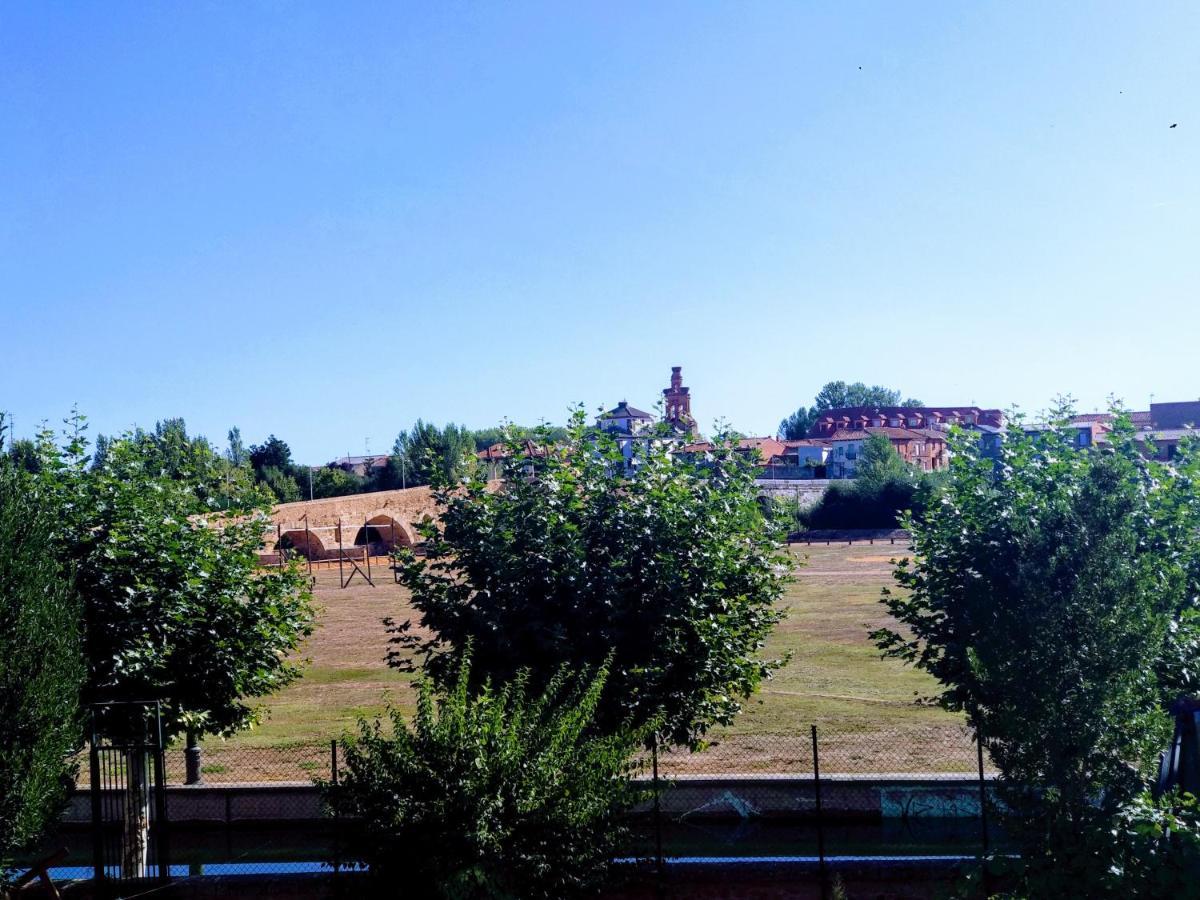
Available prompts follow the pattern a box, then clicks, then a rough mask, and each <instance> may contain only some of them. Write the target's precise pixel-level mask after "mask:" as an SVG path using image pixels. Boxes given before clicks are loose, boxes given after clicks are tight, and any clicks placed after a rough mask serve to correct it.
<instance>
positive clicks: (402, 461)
mask: <svg viewBox="0 0 1200 900" xmlns="http://www.w3.org/2000/svg"><path fill="white" fill-rule="evenodd" d="M474 454H475V437H474V434H473V432H471V430H470V429H468V428H465V427H463V426H461V425H455V424H453V423H451V424H448V425H446V426H445V427H443V428H439V427H438V426H437V425H434V424H433V423H432V422H425V421H422V420H421V419H417V421H416V422H415V423H414V424H413V426H412V428H410V429H408V430H406V431H401V432H400V434H399V435H398V436H397V437H396V442H395V444H394V445H393V447H392V457H393V459H395V460H396V462H397V468H398V469H399V470H400V471H402V472H403V478H404V483H405V484H406V485H407V486H408V487H413V486H414V485H422V484H433V483H434V482H438V481H443V482H444V481H457V480H458V479H460V478H462V477H463V476H465V475H466V473H467V471H468V470H469V469H470V468H471V465H472V463H473V461H474V458H475V457H474Z"/></svg>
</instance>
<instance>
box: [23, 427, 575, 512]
mask: <svg viewBox="0 0 1200 900" xmlns="http://www.w3.org/2000/svg"><path fill="white" fill-rule="evenodd" d="M536 430H537V429H535V428H530V427H525V426H519V425H516V426H514V425H509V426H495V427H491V428H480V429H471V428H468V427H466V426H465V425H456V424H454V423H449V424H446V425H442V426H439V425H435V424H434V423H432V422H425V421H424V420H422V419H417V421H416V422H415V423H413V425H412V426H411V427H410V428H406V429H404V430H402V431H400V433H399V434H398V435H397V436H396V440H395V441H394V442H393V444H392V449H391V452H390V453H389V454H387V457H386V458H387V461H386V463H385V464H384V465H383V466H373V467H370V468H369V469H368V471H367V472H366V474H364V475H360V474H358V473H356V472H353V471H347V469H345V468H342V467H340V466H338V465H336V464H334V463H328V464H325V465H321V466H310V465H305V464H303V463H299V462H297V461H296V460H295V459H294V458H293V456H292V449H291V447H290V446H289V445H288V443H287V441H285V440H283V439H282V438H279V437H276V436H275V435H274V434H272V435H269V436H268V437H267V438H266V440H264V441H263V442H262V443H261V444H250V445H247V444H246V442H245V440H244V439H243V438H242V433H241V429H240V428H237V427H234V428H231V429H230V430H229V433H228V436H227V441H228V443H227V444H226V446H225V448H224V449H223V450H222V449H219V448H217V447H215V446H214V445H213V444H212V442H211V441H209V439H208V438H206V437H205V436H203V435H192V434H189V433H188V429H187V423H186V422H185V421H184V420H183V419H182V418H168V419H163V420H161V421H159V422H157V423H155V426H154V428H153V429H142V428H136V429H133V430H132V431H130V432H129V433H128V434H124V435H122V436H121V437H120V440H121V441H124V442H133V443H136V444H137V445H138V446H139V448H140V451H141V452H142V453H143V454H145V455H146V459H147V460H149V461H152V462H153V465H154V466H155V467H156V468H157V469H159V470H160V471H162V472H164V473H166V474H168V475H171V476H172V477H178V476H179V475H180V473H183V472H185V471H194V470H196V469H197V467H200V468H204V469H207V470H208V471H210V472H211V473H215V474H214V475H213V485H212V486H211V490H212V492H213V496H214V497H215V498H216V499H217V500H218V501H220V500H221V498H223V497H227V495H232V494H236V493H237V492H238V491H239V490H241V489H242V488H243V487H244V485H245V483H246V482H247V481H249V482H252V483H255V484H259V485H262V486H263V487H265V488H266V489H267V490H269V491H270V493H271V495H272V496H273V497H274V498H275V500H276V501H277V502H279V503H290V502H292V501H296V500H306V499H310V498H311V499H315V500H320V499H322V498H325V497H341V496H345V495H348V494H362V493H366V492H368V491H388V490H394V489H396V488H404V487H417V486H420V485H428V484H432V483H433V482H434V481H435V480H436V479H439V478H441V479H449V480H451V481H458V480H461V479H462V478H464V477H466V475H467V473H468V472H469V471H470V470H471V469H472V468H473V467H474V466H475V465H476V457H475V454H476V452H477V451H479V450H484V449H486V448H487V447H490V446H492V445H493V444H496V443H502V442H504V441H505V440H507V439H508V437H512V436H516V437H518V438H522V439H524V438H528V437H530V436H531V435H533V434H534V433H535V431H536ZM546 433H547V434H548V435H549V437H550V439H551V440H562V439H563V438H564V437H565V435H566V429H565V428H562V427H554V426H551V427H549V428H548V429H547V430H546ZM506 435H507V437H506ZM112 440H113V439H112V438H109V437H107V436H105V435H99V436H98V437H97V438H96V441H95V445H94V447H93V448H92V453H91V458H92V466H93V468H97V469H99V468H101V467H103V465H104V462H105V460H106V459H107V455H108V451H109V446H110V444H111V443H112ZM5 452H6V454H7V456H8V457H9V459H10V460H11V461H12V462H14V463H15V464H16V465H18V466H19V467H22V468H24V469H25V470H27V471H30V472H36V471H38V469H39V467H40V465H41V463H40V461H39V458H38V451H37V446H36V442H35V441H34V440H31V439H28V438H22V439H11V438H10V440H9V441H8V446H7V449H6V451H5Z"/></svg>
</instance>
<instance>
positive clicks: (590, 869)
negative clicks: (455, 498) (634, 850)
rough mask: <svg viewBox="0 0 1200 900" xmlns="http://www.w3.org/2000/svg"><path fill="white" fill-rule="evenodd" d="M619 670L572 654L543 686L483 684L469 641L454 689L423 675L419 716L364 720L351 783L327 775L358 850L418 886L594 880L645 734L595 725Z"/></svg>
mask: <svg viewBox="0 0 1200 900" xmlns="http://www.w3.org/2000/svg"><path fill="white" fill-rule="evenodd" d="M607 676H608V668H607V666H602V667H601V668H600V670H599V671H598V672H597V674H596V676H595V677H594V678H592V679H590V681H589V680H587V679H586V678H582V677H581V678H579V679H578V680H576V679H573V678H571V677H569V676H568V675H567V670H566V669H565V668H564V669H562V670H560V672H559V673H558V675H556V676H555V677H554V678H553V679H552V680H551V682H550V684H549V686H548V687H547V688H546V690H545V692H544V693H543V694H542V695H541V696H540V697H538V698H536V699H530V698H529V696H528V685H529V675H528V673H527V672H525V673H521V674H519V675H518V676H517V677H516V678H515V679H514V680H513V681H512V682H510V683H508V684H507V685H505V686H503V687H500V688H495V687H493V686H492V685H491V683H490V682H485V683H484V685H483V686H482V687H481V688H480V689H479V690H478V691H476V692H472V690H471V687H470V683H471V677H470V655H469V653H468V654H466V655H464V656H463V659H462V663H461V665H460V668H459V672H458V678H457V681H456V683H455V685H454V687H453V689H452V690H451V691H450V692H449V693H448V694H445V695H441V696H438V695H435V693H434V689H433V687H432V685H431V683H430V681H429V680H428V679H425V678H422V679H421V681H420V682H419V696H418V701H417V712H416V715H415V717H414V719H413V722H412V725H411V728H410V727H409V725H408V724H407V723H406V722H405V721H404V719H403V717H402V716H401V715H400V714H399V713H397V712H396V711H394V710H393V711H392V712H391V714H390V717H391V726H392V728H391V733H390V734H389V733H387V731H386V730H385V729H384V728H383V727H382V725H381V723H380V722H379V721H376V722H374V723H373V724H368V723H367V722H365V721H360V723H359V733H358V736H357V738H356V739H354V740H351V741H348V742H347V745H346V752H345V774H344V775H343V776H342V779H341V783H340V785H339V786H338V787H336V788H335V787H333V786H331V785H329V784H325V785H324V789H325V795H326V797H327V799H328V802H329V805H330V806H331V808H332V809H333V810H334V811H335V812H336V813H337V814H339V815H341V816H345V817H347V818H350V819H351V820H352V821H353V822H354V825H353V826H352V827H353V828H354V829H355V834H354V839H353V840H352V841H351V843H350V846H351V848H353V850H352V854H353V859H354V861H356V862H358V863H361V864H366V865H368V866H370V868H371V871H372V872H373V873H374V874H375V876H377V877H378V878H379V879H381V880H382V881H384V882H385V883H387V884H389V885H392V886H396V885H403V886H404V889H405V893H408V892H411V895H412V896H418V897H429V896H436V897H447V898H461V900H472V898H485V897H521V898H547V900H550V898H567V897H579V896H586V895H588V894H594V893H595V892H596V891H597V890H598V889H599V887H600V886H601V885H602V884H603V883H604V881H605V880H606V877H607V875H608V872H609V867H610V865H611V863H612V860H613V859H614V857H615V855H616V853H617V852H618V850H619V849H620V847H621V846H622V843H623V841H624V840H625V838H626V828H625V826H624V824H623V822H622V813H623V812H624V811H625V810H626V809H627V808H628V806H629V805H630V804H631V803H632V802H633V801H634V800H635V799H636V792H635V790H634V788H633V786H632V783H631V780H630V776H631V775H632V773H633V767H632V765H631V763H630V762H629V760H630V758H631V756H632V753H633V751H634V750H635V748H636V747H637V746H638V744H639V743H640V741H641V740H642V738H643V735H641V734H637V733H634V732H632V731H630V730H627V729H621V730H619V731H618V732H616V733H615V734H612V735H607V736H604V737H596V736H592V735H591V732H590V729H591V726H592V724H593V719H594V716H595V713H596V709H597V705H598V703H599V701H600V696H601V693H602V691H603V689H604V685H605V681H606V679H607Z"/></svg>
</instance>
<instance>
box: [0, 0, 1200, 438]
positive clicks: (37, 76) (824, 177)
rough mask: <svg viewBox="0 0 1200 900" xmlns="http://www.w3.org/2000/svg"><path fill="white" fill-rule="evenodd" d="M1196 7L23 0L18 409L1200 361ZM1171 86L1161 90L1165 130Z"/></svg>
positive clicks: (338, 420) (511, 394)
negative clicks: (673, 376)
mask: <svg viewBox="0 0 1200 900" xmlns="http://www.w3.org/2000/svg"><path fill="white" fill-rule="evenodd" d="M1198 47H1200V4H1196V3H1195V2H1190V0H1189V2H1179V3H1169V2H1156V3H1153V4H1140V3H1128V2H1113V3H1059V4H1046V3H1044V2H1031V3H1024V4H1022V3H1012V2H1004V3H941V4H937V3H915V2H914V3H894V2H878V3H860V4H853V3H820V4H818V3H799V2H789V3H780V4H771V3H751V4H745V3H723V4H721V3H689V4H678V5H675V4H670V3H652V4H646V3H629V4H621V3H614V2H609V0H606V2H603V3H595V4H590V5H585V4H574V3H569V4H563V3H546V4H544V5H534V4H519V3H471V4H465V3H433V4H424V5H418V4H398V3H381V4H379V5H367V4H358V3H339V4H328V3H321V4H318V3H289V2H246V3H215V2H212V3H153V4H152V3H121V2H117V3H92V4H81V3H59V4H51V3H37V2H25V3H18V2H9V3H5V4H3V5H0V322H2V323H3V326H2V328H0V409H8V410H10V411H11V412H12V413H13V414H14V415H15V417H16V425H17V431H18V433H22V434H24V433H28V432H29V431H30V430H32V428H33V427H34V425H35V423H36V422H37V421H38V420H41V419H43V418H50V419H52V420H56V419H58V418H59V417H61V416H62V415H63V414H65V412H66V411H67V410H68V409H69V407H70V406H71V404H73V403H78V404H79V406H80V408H81V409H82V410H83V411H84V412H86V413H87V414H88V415H89V416H90V417H91V419H92V422H93V427H94V428H95V429H97V430H99V431H103V432H108V433H111V432H113V431H116V430H119V429H121V428H123V427H126V426H129V425H132V424H134V423H137V424H142V425H151V424H153V422H154V420H155V419H158V418H162V417H166V416H171V415H181V416H184V417H185V418H186V419H187V421H188V424H189V426H190V427H191V428H192V430H194V431H198V432H201V433H205V434H208V435H209V436H210V437H212V438H214V439H216V440H218V441H220V442H222V443H223V441H224V435H225V432H226V430H227V429H228V428H229V426H230V425H235V424H236V425H239V426H240V427H241V428H242V431H243V434H244V435H245V437H246V438H247V440H250V441H258V440H261V439H262V438H264V437H265V436H266V435H267V434H268V433H270V432H274V433H276V434H278V435H280V436H281V437H283V438H285V439H286V440H288V441H289V442H290V443H291V444H292V447H293V449H294V451H295V453H296V456H297V457H299V458H300V459H302V460H304V461H311V462H320V461H323V460H325V459H327V458H330V457H332V456H334V455H336V454H339V453H345V452H347V451H350V452H354V453H359V452H362V448H363V446H364V439H365V438H370V440H371V448H372V449H373V450H382V449H385V448H387V447H390V445H391V443H392V440H393V438H394V437H395V434H396V432H397V431H398V430H399V429H400V428H401V427H403V426H405V425H407V424H408V423H410V422H412V421H413V420H414V419H416V418H417V417H418V416H420V417H424V418H426V419H433V420H436V421H439V422H442V421H446V420H454V421H459V422H463V423H465V424H468V425H471V426H483V425H488V424H493V423H496V422H498V421H499V420H500V419H501V418H502V417H504V416H508V417H510V418H511V419H513V420H516V421H522V422H532V421H536V420H538V419H540V418H546V419H549V420H553V421H560V420H561V419H562V418H563V417H564V413H565V410H566V409H567V407H568V405H569V404H570V403H572V402H575V401H582V402H585V403H586V404H587V405H588V407H589V408H594V407H596V406H598V405H600V404H602V403H603V404H607V405H612V404H613V403H615V402H616V401H617V400H620V399H623V398H626V399H628V400H629V401H630V402H631V403H634V404H636V405H641V406H650V405H651V404H653V403H654V402H655V399H656V397H657V395H658V391H659V390H660V389H661V388H662V387H664V386H665V384H666V380H667V376H668V374H669V367H670V366H671V365H672V364H674V365H682V366H683V367H684V374H685V378H686V383H688V384H689V385H690V386H691V387H692V391H693V395H694V410H695V412H696V413H697V416H698V418H699V420H700V422H701V424H702V425H703V426H705V427H707V426H708V425H710V424H711V422H712V421H713V420H714V419H715V418H717V417H723V418H726V419H728V420H729V421H730V422H732V423H733V424H734V425H735V426H737V427H739V428H741V429H742V430H744V431H750V432H758V433H765V432H771V431H773V430H774V428H775V427H776V425H777V423H778V421H779V419H780V418H781V417H782V416H783V415H785V414H786V413H788V412H790V411H791V410H792V409H794V408H795V407H796V406H798V405H800V404H801V403H808V402H811V399H812V396H813V394H814V393H815V392H816V391H817V389H818V388H819V387H820V386H821V384H822V383H824V382H825V381H828V380H831V379H838V378H841V379H845V380H860V379H861V380H865V381H867V382H882V383H885V384H888V385H892V386H895V387H898V388H900V389H901V390H902V391H903V392H904V393H905V394H911V395H915V396H917V397H920V398H922V399H924V400H925V401H926V402H930V403H939V404H950V403H966V402H971V401H974V402H977V403H979V404H981V405H998V406H1008V405H1010V404H1018V405H1020V406H1022V407H1024V408H1026V409H1031V410H1033V409H1039V408H1041V407H1042V406H1043V405H1044V404H1045V403H1046V402H1047V401H1048V400H1049V398H1051V397H1052V396H1053V395H1054V394H1056V393H1060V392H1061V393H1071V394H1073V395H1075V396H1076V397H1077V398H1078V399H1079V400H1080V402H1081V404H1082V405H1083V406H1085V407H1086V408H1089V409H1090V408H1093V407H1096V406H1098V405H1102V404H1103V403H1104V401H1105V397H1106V396H1107V395H1109V394H1110V393H1115V394H1117V395H1120V396H1123V397H1124V398H1126V399H1127V400H1128V401H1129V402H1130V403H1131V404H1132V405H1134V406H1137V407H1143V406H1145V404H1146V403H1147V402H1148V401H1149V397H1150V394H1152V393H1153V394H1154V395H1155V397H1156V399H1159V400H1172V399H1194V398H1196V397H1198V396H1200V364H1198V353H1197V345H1198V340H1200V303H1198V300H1200V291H1198V288H1200V52H1198V50H1197V48H1198ZM1172 123H1178V127H1177V128H1174V129H1172V128H1170V127H1169V126H1170V125H1171V124H1172Z"/></svg>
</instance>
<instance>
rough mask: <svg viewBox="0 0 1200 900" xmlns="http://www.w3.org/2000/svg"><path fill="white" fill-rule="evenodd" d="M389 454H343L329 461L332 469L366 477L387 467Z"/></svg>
mask: <svg viewBox="0 0 1200 900" xmlns="http://www.w3.org/2000/svg"><path fill="white" fill-rule="evenodd" d="M387 464H388V456H387V455H386V454H384V455H382V456H379V455H375V456H343V457H340V458H338V459H335V460H334V461H333V462H331V463H329V468H331V469H341V470H342V471H343V472H348V473H350V474H351V475H358V476H359V477H362V478H365V477H367V476H368V475H370V474H372V473H373V472H376V471H378V470H379V469H384V468H387Z"/></svg>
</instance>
